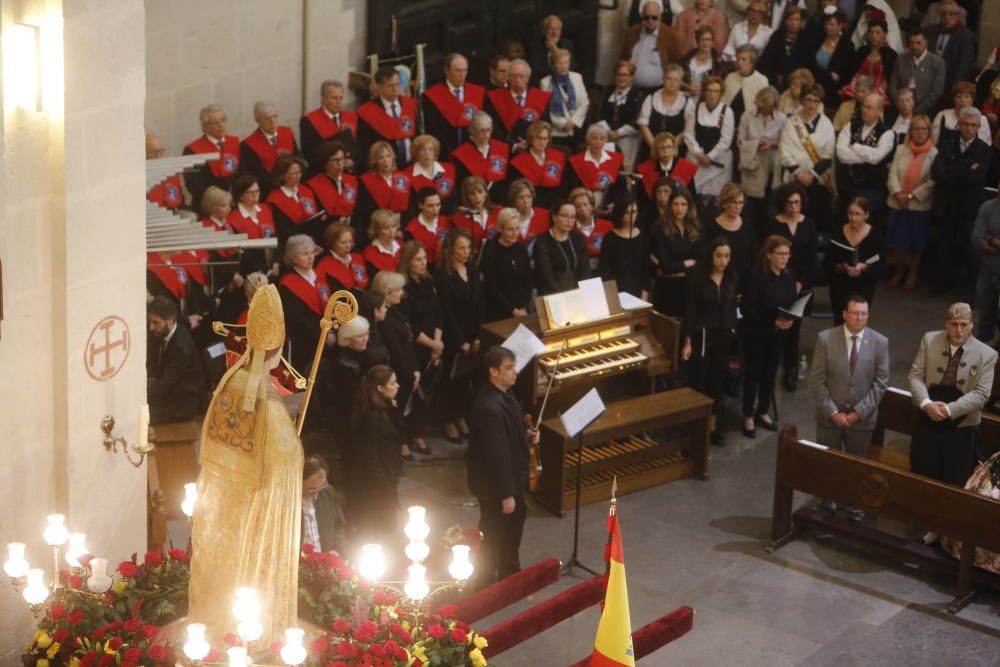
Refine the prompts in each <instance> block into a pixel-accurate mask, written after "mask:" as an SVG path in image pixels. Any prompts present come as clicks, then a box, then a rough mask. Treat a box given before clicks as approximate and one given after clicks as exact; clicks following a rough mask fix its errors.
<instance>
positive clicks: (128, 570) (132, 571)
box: [118, 560, 139, 577]
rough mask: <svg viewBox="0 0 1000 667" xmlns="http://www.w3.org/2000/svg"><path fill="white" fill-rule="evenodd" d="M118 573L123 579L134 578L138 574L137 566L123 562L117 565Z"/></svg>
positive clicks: (126, 561)
mask: <svg viewBox="0 0 1000 667" xmlns="http://www.w3.org/2000/svg"><path fill="white" fill-rule="evenodd" d="M118 571H119V572H121V573H122V576H123V577H134V576H135V575H136V574H138V573H139V566H138V565H136V564H135V563H133V562H132V561H130V560H125V561H122V562H121V563H119V564H118Z"/></svg>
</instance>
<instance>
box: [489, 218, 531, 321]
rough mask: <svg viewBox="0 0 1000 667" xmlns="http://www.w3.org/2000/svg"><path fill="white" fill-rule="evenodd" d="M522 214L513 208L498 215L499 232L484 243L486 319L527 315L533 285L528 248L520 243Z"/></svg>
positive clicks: (495, 319)
mask: <svg viewBox="0 0 1000 667" xmlns="http://www.w3.org/2000/svg"><path fill="white" fill-rule="evenodd" d="M520 229H521V227H520V216H519V214H518V212H517V211H516V210H515V209H513V208H505V209H503V210H501V211H500V213H499V215H497V233H496V236H494V237H493V238H491V239H490V240H489V241H487V242H486V245H485V246H483V252H482V253H481V254H480V256H479V271H480V273H481V274H482V278H483V298H484V302H485V318H486V321H487V322H495V321H497V320H505V319H507V318H510V317H525V316H527V314H528V306H529V304H530V302H531V291H532V289H533V288H534V281H533V275H532V271H531V258H530V257H529V256H528V249H527V247H526V246H525V244H523V243H519V242H518V240H519V236H520Z"/></svg>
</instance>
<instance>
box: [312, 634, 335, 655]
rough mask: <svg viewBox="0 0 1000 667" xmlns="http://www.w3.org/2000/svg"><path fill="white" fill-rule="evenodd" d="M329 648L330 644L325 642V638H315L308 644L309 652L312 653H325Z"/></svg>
mask: <svg viewBox="0 0 1000 667" xmlns="http://www.w3.org/2000/svg"><path fill="white" fill-rule="evenodd" d="M329 647H330V642H328V641H327V640H326V637H317V638H316V639H314V640H312V642H310V644H309V650H310V651H312V652H313V653H326V649H328V648H329Z"/></svg>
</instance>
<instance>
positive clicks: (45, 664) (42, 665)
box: [35, 658, 49, 667]
mask: <svg viewBox="0 0 1000 667" xmlns="http://www.w3.org/2000/svg"><path fill="white" fill-rule="evenodd" d="M35 664H36V665H37V666H38V667H49V661H48V660H46V659H45V658H42V659H41V660H39V661H38V662H36V663H35Z"/></svg>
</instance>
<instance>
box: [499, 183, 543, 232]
mask: <svg viewBox="0 0 1000 667" xmlns="http://www.w3.org/2000/svg"><path fill="white" fill-rule="evenodd" d="M507 201H508V202H510V207H511V209H513V210H514V211H515V212H517V222H518V237H517V238H518V241H520V242H521V243H523V244H525V245H530V244H532V242H533V241H534V240H535V239H536V238H537V237H539V236H541V235H542V234H544V233H545V232H546V231H548V229H549V212H548V211H547V210H546V209H544V208H542V207H541V206H537V205H536V204H537V202H536V201H535V186H534V185H532V184H531V183H530V182H529V181H527V180H525V179H523V178H519V179H517V180H516V181H514V182H513V183H511V184H510V187H508V188H507Z"/></svg>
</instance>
